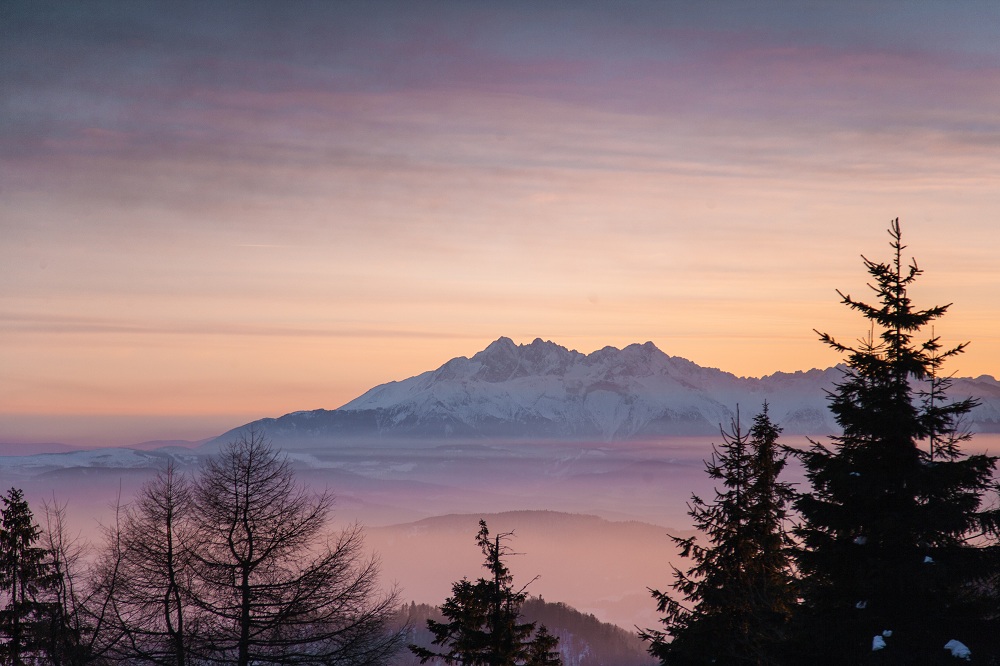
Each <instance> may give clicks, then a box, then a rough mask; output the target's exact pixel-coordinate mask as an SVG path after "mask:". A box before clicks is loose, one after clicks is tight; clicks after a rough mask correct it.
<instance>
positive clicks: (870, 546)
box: [795, 219, 996, 664]
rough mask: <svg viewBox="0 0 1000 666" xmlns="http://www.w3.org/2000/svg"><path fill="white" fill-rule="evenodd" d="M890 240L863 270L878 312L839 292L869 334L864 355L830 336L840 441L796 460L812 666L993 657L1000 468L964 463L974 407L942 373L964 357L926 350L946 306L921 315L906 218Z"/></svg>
mask: <svg viewBox="0 0 1000 666" xmlns="http://www.w3.org/2000/svg"><path fill="white" fill-rule="evenodd" d="M889 235H890V237H891V247H892V249H893V257H892V259H891V260H890V261H889V262H887V263H881V262H874V261H870V260H869V259H867V258H865V257H862V259H863V260H864V264H865V267H866V268H867V270H868V273H869V274H870V275H871V278H872V282H871V283H870V285H869V286H870V287H871V289H872V290H873V292H874V294H875V298H876V302H875V304H871V305H870V304H868V303H865V302H863V301H860V300H856V299H854V298H852V297H851V296H849V295H844V294H843V293H841V292H838V293H839V294H840V296H841V299H842V302H843V303H844V304H845V305H847V306H848V307H849V308H851V309H852V310H855V311H857V312H860V313H861V314H862V316H863V317H864V318H865V319H867V320H868V322H869V325H870V327H871V332H870V333H869V334H868V335H867V337H865V338H863V339H861V340H860V341H859V342H858V343H857V344H855V345H853V346H852V345H847V344H842V343H840V342H838V341H837V340H835V339H834V338H833V337H831V336H830V335H827V334H825V333H821V334H819V335H820V339H821V340H822V341H823V342H824V343H826V344H827V345H829V346H830V347H832V348H833V349H835V350H837V351H838V352H840V353H842V354H845V355H846V357H847V358H846V363H847V367H846V369H845V370H844V375H843V379H842V380H841V381H840V383H839V384H837V385H836V387H835V389H834V390H833V391H832V392H831V393H830V408H831V410H832V411H833V413H834V415H835V418H836V420H837V423H838V424H839V425H840V428H841V430H842V433H841V434H840V435H838V436H836V437H833V438H831V441H830V443H829V445H824V444H822V443H819V442H814V443H813V445H812V446H811V447H810V448H809V449H807V450H805V451H802V452H800V453H799V455H800V457H801V460H802V462H803V464H804V466H805V471H806V475H807V477H808V480H809V483H810V485H811V490H810V491H809V492H806V493H804V494H802V495H801V496H800V497H798V498H797V500H796V502H795V506H796V508H797V509H798V510H799V512H800V513H801V515H802V523H801V525H800V526H799V528H798V529H797V530H796V534H797V536H798V537H799V539H800V540H801V547H800V548H799V549H798V551H797V563H798V567H799V569H800V571H801V576H802V585H803V587H802V593H803V597H804V605H803V609H802V614H801V618H800V619H801V623H800V629H801V631H800V634H799V639H800V642H799V644H798V649H799V650H800V651H801V653H802V654H803V659H805V658H808V660H809V661H812V662H814V663H821V664H826V663H829V664H860V663H867V662H868V661H869V660H871V661H876V660H881V661H885V660H889V661H890V662H891V663H914V664H915V663H934V662H933V661H932V660H933V659H936V658H937V657H938V656H940V655H943V654H944V650H943V646H944V645H945V643H946V642H947V641H949V640H952V639H954V640H959V641H961V642H963V643H964V644H966V645H967V646H969V647H970V648H972V650H973V655H974V656H977V654H978V655H979V656H982V651H983V650H985V649H986V648H985V639H984V637H985V633H986V632H985V630H984V627H983V625H982V620H983V618H984V614H985V612H986V611H985V607H984V606H983V605H982V604H984V603H986V602H987V601H988V600H986V599H984V598H983V594H982V592H983V590H984V589H985V586H984V585H983V584H982V583H983V581H984V580H986V578H987V577H988V576H989V574H990V570H991V568H990V564H989V562H988V559H989V556H991V555H992V553H991V552H990V550H989V549H983V548H979V547H977V546H976V545H975V544H973V543H970V539H971V538H974V537H975V536H976V535H977V534H981V530H982V529H983V528H984V527H986V526H988V524H989V523H990V522H991V520H992V519H993V516H991V514H990V513H988V512H985V511H983V510H982V506H983V504H982V502H983V496H984V493H986V492H987V490H988V489H989V488H990V487H991V474H992V472H993V469H994V467H995V464H996V458H994V457H991V456H987V455H970V456H966V455H963V454H962V452H961V451H960V447H959V445H960V443H961V441H962V440H963V439H964V438H965V436H964V435H963V434H962V433H961V432H960V431H958V430H957V428H958V426H959V420H960V419H961V417H962V416H963V415H964V414H966V413H968V412H969V410H970V409H972V407H973V406H974V404H975V403H974V402H973V401H972V400H960V401H957V402H947V401H946V400H945V399H944V396H943V395H942V393H943V389H944V388H947V384H946V383H945V384H944V386H942V380H941V379H940V378H941V376H942V375H941V372H940V371H941V366H942V364H943V362H944V361H945V360H946V359H949V358H951V357H953V356H955V355H957V354H960V353H961V352H962V351H963V349H964V348H965V345H964V344H961V345H958V346H956V347H953V348H950V349H947V350H946V351H942V349H943V347H942V345H941V343H940V340H939V338H937V337H935V336H934V335H933V334H932V335H931V336H930V337H929V338H927V339H925V340H924V341H922V342H919V341H917V336H918V335H920V334H921V332H922V330H923V329H924V328H925V327H927V326H928V325H930V324H931V323H932V322H934V321H935V320H936V319H938V318H939V317H941V316H942V315H944V314H945V312H946V311H947V309H948V306H947V305H944V306H936V307H931V308H927V309H923V310H921V309H918V308H916V307H915V306H914V305H913V303H912V302H911V300H910V296H909V289H910V287H911V286H912V285H913V283H914V281H915V280H916V279H917V278H918V277H919V276H920V275H921V272H922V271H921V270H920V269H919V268H918V266H917V264H916V262H914V261H912V260H911V262H910V263H909V264H908V265H906V264H904V260H903V250H904V249H905V246H904V245H903V244H902V240H901V232H900V226H899V220H898V219H896V220H893V222H892V223H891V225H890V228H889ZM883 645H884V647H883ZM873 648H878V649H874V650H873ZM977 650H978V652H977Z"/></svg>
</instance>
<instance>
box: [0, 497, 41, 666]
mask: <svg viewBox="0 0 1000 666" xmlns="http://www.w3.org/2000/svg"><path fill="white" fill-rule="evenodd" d="M41 534H42V532H41V530H40V529H39V527H38V525H37V524H36V523H35V518H34V515H33V514H32V513H31V508H30V507H29V506H28V502H27V500H25V499H24V493H23V492H22V491H21V490H20V489H18V488H11V489H10V490H9V491H7V494H6V495H5V496H4V497H3V509H0V590H2V592H3V597H4V605H3V608H2V610H0V633H2V635H3V641H2V643H0V661H2V663H4V664H25V663H34V662H35V661H36V660H37V659H39V658H40V657H41V655H43V654H44V649H43V648H44V645H45V636H46V634H47V629H48V624H49V622H48V620H49V616H50V612H49V608H48V607H47V605H46V604H45V603H44V601H42V599H41V597H42V595H44V594H45V593H46V592H47V591H48V590H49V589H50V588H51V587H52V585H53V576H52V566H51V563H50V562H49V557H48V553H47V552H46V551H45V549H44V548H41V547H40V546H38V545H37V543H38V540H39V537H41Z"/></svg>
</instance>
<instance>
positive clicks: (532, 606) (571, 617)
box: [390, 597, 656, 666]
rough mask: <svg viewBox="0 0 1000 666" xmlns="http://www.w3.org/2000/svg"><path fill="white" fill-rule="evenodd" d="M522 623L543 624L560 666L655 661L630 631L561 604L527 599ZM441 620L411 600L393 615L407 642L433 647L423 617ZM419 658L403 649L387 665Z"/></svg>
mask: <svg viewBox="0 0 1000 666" xmlns="http://www.w3.org/2000/svg"><path fill="white" fill-rule="evenodd" d="M522 616H523V618H524V621H526V622H535V623H537V624H538V625H542V624H544V625H545V626H546V627H547V628H548V630H549V633H552V634H554V635H555V636H558V637H559V652H560V653H561V654H562V660H563V664H564V666H652V665H653V664H655V663H656V661H655V660H654V659H653V658H652V657H650V656H649V654H647V653H646V644H645V643H643V641H641V640H640V639H639V637H638V636H637V635H636V634H635V633H634V632H629V631H626V630H624V629H622V628H621V627H618V626H615V625H613V624H607V623H605V622H601V621H600V620H598V619H597V618H596V617H594V616H593V615H587V614H585V613H581V612H580V611H578V610H576V609H575V608H572V607H570V606H567V605H566V604H563V603H550V602H548V601H545V600H543V599H540V598H538V597H532V598H530V599H528V600H527V601H526V602H525V604H524V606H523V607H522ZM428 619H433V620H438V621H441V620H442V619H443V616H442V615H441V612H440V611H439V610H438V609H437V608H436V607H434V606H431V605H428V604H415V603H411V604H410V605H409V606H403V607H402V608H401V609H400V610H399V612H398V613H397V614H396V618H395V626H396V627H404V626H406V627H409V629H408V631H407V633H406V641H407V643H413V644H415V645H419V646H421V647H426V648H433V647H434V646H432V644H431V640H432V639H433V636H432V635H431V633H430V631H429V630H428V629H427V620H428ZM419 663H420V660H419V659H417V658H416V657H414V656H413V654H412V653H411V652H410V651H409V650H407V649H404V650H403V651H402V652H400V654H398V655H397V656H396V658H395V659H393V660H392V661H391V662H390V664H391V666H417V664H419Z"/></svg>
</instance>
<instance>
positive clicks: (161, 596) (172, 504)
mask: <svg viewBox="0 0 1000 666" xmlns="http://www.w3.org/2000/svg"><path fill="white" fill-rule="evenodd" d="M191 509H192V504H191V487H190V482H189V481H188V480H187V479H185V478H184V477H183V476H181V475H180V474H179V473H178V472H177V471H176V470H175V469H174V466H173V464H170V465H168V466H167V467H166V468H165V469H164V470H163V471H161V472H160V473H158V474H157V476H156V477H155V478H154V479H152V480H151V481H149V482H148V483H146V484H145V485H144V486H143V487H142V489H140V491H139V493H138V495H137V497H136V498H135V500H134V501H133V502H132V503H131V504H130V505H129V506H128V507H126V508H125V509H124V510H123V511H122V512H121V513H122V516H121V519H120V521H118V522H117V523H116V524H115V525H114V527H113V528H112V529H110V530H108V532H107V534H106V537H107V548H106V551H105V556H104V558H103V560H102V562H101V563H100V567H99V571H100V573H101V576H100V578H101V580H102V582H103V585H104V587H105V589H106V590H107V592H108V594H109V596H110V597H111V599H112V602H113V607H114V611H115V619H116V621H117V623H116V624H117V632H118V634H119V635H120V639H121V640H120V641H118V642H117V645H116V646H115V651H116V652H117V654H118V655H119V656H120V657H122V658H123V659H126V660H128V659H131V660H138V661H142V662H143V663H149V664H162V665H164V666H168V665H176V666H185V664H187V663H188V662H189V661H190V656H189V655H190V650H191V647H190V641H191V640H192V637H193V636H197V631H196V630H193V629H192V627H191V624H192V622H193V621H194V618H192V617H191V616H190V612H191V601H190V597H189V595H188V590H189V589H190V577H191V575H192V570H191V562H190V554H189V553H188V552H187V550H186V547H185V544H186V539H185V536H186V534H185V531H186V530H187V529H188V525H189V522H190V520H191Z"/></svg>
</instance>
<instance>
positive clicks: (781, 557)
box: [643, 403, 796, 666]
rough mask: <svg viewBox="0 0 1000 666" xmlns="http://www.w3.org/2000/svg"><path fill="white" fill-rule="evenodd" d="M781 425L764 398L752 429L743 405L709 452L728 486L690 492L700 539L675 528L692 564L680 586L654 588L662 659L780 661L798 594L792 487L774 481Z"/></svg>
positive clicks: (715, 472) (655, 641) (656, 649)
mask: <svg viewBox="0 0 1000 666" xmlns="http://www.w3.org/2000/svg"><path fill="white" fill-rule="evenodd" d="M780 433H781V429H780V428H779V427H778V426H776V425H775V424H774V423H773V422H772V421H771V419H770V416H769V415H768V408H767V403H765V404H764V407H763V410H762V411H761V413H760V414H758V415H757V416H756V418H754V422H753V426H752V427H751V429H750V431H749V433H746V432H744V431H743V430H742V427H741V425H740V422H739V412H738V411H737V416H736V418H735V419H734V420H733V422H732V424H731V428H730V431H729V432H725V431H723V432H722V440H723V443H722V445H721V446H719V447H717V448H715V449H713V456H712V459H711V460H710V461H708V462H706V471H707V472H708V475H709V476H710V477H711V478H713V479H715V480H717V481H720V482H721V483H722V488H721V489H719V488H717V489H716V491H715V500H714V501H713V502H711V503H709V502H706V501H704V500H702V499H701V498H700V497H698V496H697V495H694V496H692V498H691V503H690V511H689V512H688V513H689V515H690V516H691V518H692V519H693V521H694V526H695V527H696V528H697V530H698V531H699V532H701V533H702V542H701V543H699V540H698V539H697V538H696V537H694V536H692V537H688V538H686V539H682V538H679V537H672V538H673V539H674V541H675V542H676V543H677V544H678V545H679V546H680V547H681V554H682V555H683V556H684V557H689V558H691V559H692V560H693V565H692V566H691V567H690V568H689V569H688V570H687V571H686V572H685V571H681V570H680V569H678V568H676V567H674V583H673V584H672V588H673V590H674V592H675V593H676V595H675V596H671V595H670V594H669V593H666V592H660V591H658V590H651V592H652V594H653V597H654V598H655V599H656V601H657V603H658V609H659V612H661V613H663V614H664V617H663V620H662V622H663V624H664V626H665V629H664V630H647V631H646V632H643V637H644V638H645V639H646V640H648V641H650V648H649V651H650V653H651V654H652V655H653V656H655V657H657V658H658V659H660V661H661V662H662V663H663V664H664V665H673V664H681V665H688V664H746V665H755V666H759V665H764V664H780V663H782V653H783V651H784V646H783V645H784V641H785V638H786V628H787V626H788V622H789V619H790V617H791V614H792V610H793V607H794V605H795V600H796V599H795V588H794V585H793V579H792V574H791V569H790V563H789V559H788V546H789V543H788V537H787V533H786V531H785V521H786V517H787V515H786V514H787V510H786V507H787V506H788V504H789V502H790V500H791V497H792V490H791V488H790V486H789V485H788V484H786V483H782V482H780V481H778V475H779V474H780V472H781V470H782V469H783V468H784V465H785V455H784V454H783V453H782V452H781V451H780V450H779V447H778V444H777V440H778V436H779V434H780ZM678 597H679V598H678Z"/></svg>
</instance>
